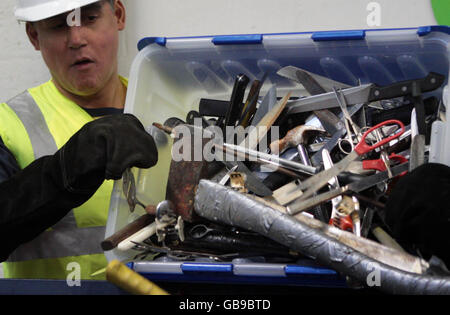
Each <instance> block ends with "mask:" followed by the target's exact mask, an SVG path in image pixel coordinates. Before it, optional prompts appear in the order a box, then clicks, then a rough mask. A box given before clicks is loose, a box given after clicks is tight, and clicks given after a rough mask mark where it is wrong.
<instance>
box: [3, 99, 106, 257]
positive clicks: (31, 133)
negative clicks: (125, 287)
mask: <svg viewBox="0 0 450 315" xmlns="http://www.w3.org/2000/svg"><path fill="white" fill-rule="evenodd" d="M7 104H8V106H9V107H10V108H11V109H12V110H13V111H14V112H15V113H16V115H17V116H18V117H19V119H20V120H21V121H22V124H23V125H24V127H25V129H26V130H27V133H28V137H29V138H30V140H31V145H32V147H33V152H34V157H35V159H39V158H41V157H43V156H46V155H52V154H54V153H55V152H56V151H58V147H57V145H56V142H55V140H54V138H53V136H52V134H51V133H50V130H49V129H48V126H47V123H46V121H45V118H44V115H43V114H42V112H41V110H40V108H39V106H38V105H37V104H36V102H35V101H34V99H33V97H32V96H31V94H30V93H29V92H24V93H22V94H20V95H18V96H17V97H15V98H13V99H12V100H10V101H8V102H7ZM104 237H105V227H104V226H101V227H90V228H78V226H77V222H76V220H75V216H74V214H73V211H70V212H69V213H68V214H67V215H66V216H65V217H64V218H63V219H62V220H61V221H59V222H58V223H57V224H55V225H54V226H53V227H52V229H51V230H50V231H46V232H43V233H42V234H41V235H39V236H38V237H37V238H35V239H34V240H32V241H31V242H28V243H26V244H22V245H21V246H20V247H19V248H17V249H16V250H15V251H14V252H13V253H12V254H11V255H10V257H9V258H8V262H18V261H29V260H35V259H50V258H62V257H68V256H83V255H92V254H101V253H103V250H102V248H101V246H100V243H101V241H102V240H103V239H104Z"/></svg>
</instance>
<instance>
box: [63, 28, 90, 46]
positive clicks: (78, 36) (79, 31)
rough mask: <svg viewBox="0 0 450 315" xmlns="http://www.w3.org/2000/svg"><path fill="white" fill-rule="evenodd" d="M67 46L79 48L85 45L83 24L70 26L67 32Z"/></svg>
mask: <svg viewBox="0 0 450 315" xmlns="http://www.w3.org/2000/svg"><path fill="white" fill-rule="evenodd" d="M67 42H68V46H69V48H72V49H79V48H81V47H84V46H86V45H87V40H86V36H85V30H84V27H83V26H70V27H69V30H68V34H67Z"/></svg>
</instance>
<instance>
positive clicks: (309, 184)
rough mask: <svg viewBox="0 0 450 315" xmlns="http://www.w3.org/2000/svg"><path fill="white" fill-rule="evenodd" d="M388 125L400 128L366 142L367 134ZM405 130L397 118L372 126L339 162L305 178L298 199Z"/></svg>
mask: <svg viewBox="0 0 450 315" xmlns="http://www.w3.org/2000/svg"><path fill="white" fill-rule="evenodd" d="M390 125H397V126H398V127H399V128H397V130H398V129H400V131H399V132H397V130H394V131H393V134H392V135H391V136H389V137H387V138H384V139H381V141H378V142H376V143H375V144H372V145H369V144H367V143H366V138H367V136H369V135H370V134H371V133H372V132H374V131H375V130H378V129H381V128H383V127H385V126H390ZM404 132H405V126H404V125H403V123H402V122H401V121H398V120H387V121H384V122H382V123H380V124H378V125H376V126H374V127H372V128H370V129H369V130H368V131H367V132H366V133H364V135H363V136H362V138H361V141H360V142H359V143H358V145H357V146H356V147H355V150H353V151H352V152H351V153H350V154H349V155H347V156H346V157H345V158H344V159H342V160H341V161H340V162H339V163H336V164H335V165H334V166H333V167H332V168H330V169H328V170H325V171H322V172H320V173H319V174H317V175H314V176H312V177H310V178H308V179H307V180H305V181H304V182H303V183H302V184H301V186H300V189H302V190H305V189H306V190H305V191H304V193H303V194H302V195H301V197H300V198H299V200H304V199H307V198H309V197H311V196H312V195H313V194H314V193H316V192H317V191H318V190H319V189H320V188H322V187H323V186H325V185H326V184H327V183H328V181H329V180H330V179H331V178H333V177H334V176H337V175H339V174H340V173H341V172H344V171H345V170H346V169H347V168H348V167H349V166H350V164H351V162H352V161H354V160H356V159H358V158H359V157H360V156H362V155H364V154H366V153H369V152H370V151H373V150H375V149H377V148H379V147H381V146H384V145H386V144H388V143H389V142H391V141H392V140H394V139H397V138H398V137H400V136H401V135H402V134H403V133H404Z"/></svg>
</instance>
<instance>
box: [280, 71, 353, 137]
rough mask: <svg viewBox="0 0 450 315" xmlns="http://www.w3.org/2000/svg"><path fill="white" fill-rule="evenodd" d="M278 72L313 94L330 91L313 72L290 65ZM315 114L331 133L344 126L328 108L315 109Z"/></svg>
mask: <svg viewBox="0 0 450 315" xmlns="http://www.w3.org/2000/svg"><path fill="white" fill-rule="evenodd" d="M278 74H279V75H282V76H285V77H287V78H289V79H291V80H294V81H296V82H298V83H300V84H302V85H303V86H304V87H305V89H306V90H307V91H308V93H309V94H311V95H320V94H323V93H326V92H329V91H327V90H326V89H325V88H324V87H323V86H322V85H321V84H320V83H319V82H317V80H316V78H315V77H314V76H313V75H312V73H310V72H308V71H306V70H303V69H299V68H296V67H293V66H289V67H285V68H283V69H281V70H280V71H278ZM323 79H325V78H323ZM329 81H331V82H325V84H327V83H335V84H336V86H342V85H341V84H339V82H334V81H332V80H329ZM347 87H349V86H345V88H347ZM314 115H316V117H317V118H318V119H319V121H320V123H321V124H322V126H323V128H324V129H325V130H326V131H327V132H328V133H329V134H330V135H332V134H335V133H336V132H337V131H338V130H340V129H342V128H344V126H343V125H342V123H341V121H340V119H339V117H337V116H336V115H335V114H334V113H332V112H331V111H329V110H327V109H322V110H315V111H314Z"/></svg>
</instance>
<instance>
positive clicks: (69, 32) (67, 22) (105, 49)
mask: <svg viewBox="0 0 450 315" xmlns="http://www.w3.org/2000/svg"><path fill="white" fill-rule="evenodd" d="M80 7H81V10H79V9H77V8H80ZM74 9H76V10H75V11H73V10H74ZM77 14H79V19H78V18H77V16H76V15H77ZM15 15H16V17H17V19H18V20H20V21H25V22H26V26H25V27H26V33H27V35H28V37H29V40H30V42H31V43H32V45H33V46H34V48H35V49H36V50H39V51H41V54H42V57H43V59H44V61H45V63H46V64H47V66H48V68H49V70H50V73H51V76H52V79H51V80H50V81H49V82H47V83H45V84H43V85H41V86H38V87H35V88H32V89H28V90H27V91H26V92H24V93H23V94H20V95H19V96H17V97H15V98H13V99H12V100H10V101H7V102H6V103H4V104H1V105H0V138H1V141H0V143H1V145H0V150H1V151H2V153H1V154H0V156H3V157H5V156H6V159H2V160H4V161H5V160H6V161H7V162H3V163H1V162H0V163H1V165H0V170H2V171H0V175H2V176H10V175H11V174H15V173H17V172H18V171H19V170H23V169H25V168H26V167H27V166H28V165H30V164H31V163H32V162H33V161H34V160H37V159H39V158H41V157H43V156H48V155H53V154H54V153H55V152H57V151H58V149H59V148H61V147H62V146H63V145H64V144H65V143H66V142H67V141H68V140H69V139H70V138H71V137H72V136H73V135H74V134H75V133H76V132H77V131H79V130H80V129H81V128H82V127H83V126H84V125H85V124H86V123H88V122H91V121H92V120H94V119H95V118H96V117H99V116H104V115H108V114H116V113H122V112H123V107H124V102H125V96H126V87H127V80H126V79H124V78H122V77H120V76H119V75H118V70H117V68H118V65H117V64H118V62H117V54H118V52H117V51H118V34H119V31H121V30H123V29H124V27H125V21H126V17H125V8H124V6H123V4H122V2H121V1H120V0H101V1H98V0H39V1H33V2H32V3H31V4H30V1H28V0H18V6H17V8H16V12H15ZM77 22H79V24H78V23H77ZM14 160H15V161H16V162H17V164H16V165H14V164H15V163H14ZM5 179H7V178H3V179H1V178H0V181H2V180H5ZM112 187H113V183H112V182H111V181H108V182H105V183H104V184H103V185H101V187H100V188H99V189H98V190H97V191H96V193H95V195H94V196H93V197H92V198H91V199H89V201H87V202H86V203H84V204H83V205H81V206H79V207H78V208H76V209H73V211H71V212H69V213H68V214H67V216H66V217H64V218H63V219H62V220H60V221H59V222H58V223H57V224H56V225H54V226H53V227H51V229H48V230H47V231H45V232H44V233H42V234H41V235H39V236H38V237H37V238H36V239H34V240H33V241H31V242H28V243H26V244H23V245H22V246H20V247H19V248H17V250H16V251H14V252H13V253H12V254H11V255H10V256H9V258H8V262H6V263H4V264H3V268H4V274H5V277H7V278H28V279H32V278H40V279H45V278H48V279H65V278H66V274H68V273H69V272H70V271H67V270H66V266H67V265H68V264H70V263H72V262H76V263H78V264H79V265H80V267H81V276H82V279H92V278H90V275H91V274H92V273H93V272H95V271H96V270H98V269H101V268H102V267H104V266H105V265H106V263H107V261H106V259H105V256H104V254H103V252H102V251H101V250H99V247H98V246H97V245H98V244H100V242H101V240H102V239H103V238H104V232H105V230H104V229H105V225H106V221H107V213H108V209H109V200H110V195H111V191H112ZM86 239H89V242H86V241H85V240H86ZM81 240H83V241H81ZM97 279H99V278H97Z"/></svg>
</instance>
